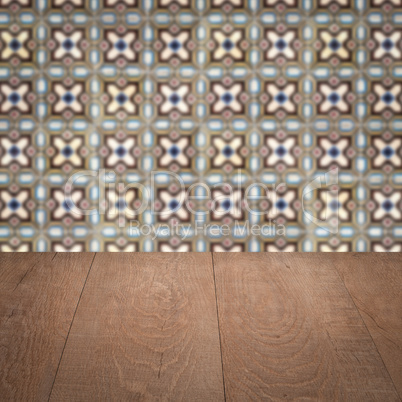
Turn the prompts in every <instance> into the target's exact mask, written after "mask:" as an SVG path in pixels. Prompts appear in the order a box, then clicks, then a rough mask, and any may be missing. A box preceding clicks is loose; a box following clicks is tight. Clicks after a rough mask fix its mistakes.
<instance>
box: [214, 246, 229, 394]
mask: <svg viewBox="0 0 402 402" xmlns="http://www.w3.org/2000/svg"><path fill="white" fill-rule="evenodd" d="M211 258H212V272H213V276H214V287H215V304H216V318H217V320H218V335H219V350H220V352H221V366H222V382H223V397H224V399H225V401H226V388H225V373H224V369H223V355H222V340H221V327H220V324H219V308H218V294H217V292H216V279H215V261H214V253H212V252H211Z"/></svg>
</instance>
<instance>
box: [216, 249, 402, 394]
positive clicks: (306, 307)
mask: <svg viewBox="0 0 402 402" xmlns="http://www.w3.org/2000/svg"><path fill="white" fill-rule="evenodd" d="M213 258H214V266H215V276H216V289H217V299H218V310H219V323H220V330H221V342H222V354H223V369H224V378H225V388H226V396H227V398H228V399H229V400H245V399H254V400H260V399H295V398H296V399H305V398H313V399H318V400H379V401H380V400H381V401H384V400H387V401H392V400H399V398H398V395H397V393H396V390H395V387H394V386H393V384H392V381H391V378H390V376H389V374H388V372H387V370H386V368H385V366H384V364H383V362H382V360H381V357H380V355H379V354H378V352H377V349H376V347H375V345H374V343H373V341H372V339H371V337H370V334H369V333H368V331H367V328H366V327H365V325H364V323H363V321H362V319H361V317H360V315H359V312H358V311H357V309H356V307H355V306H354V304H353V301H352V299H351V298H350V296H349V294H348V292H347V290H346V288H345V286H344V284H343V283H342V281H341V279H340V277H339V275H338V273H337V272H336V270H335V268H334V267H333V266H331V263H330V262H328V261H329V260H328V258H327V257H326V256H325V255H323V254H310V253H306V254H300V253H296V254H292V255H289V254H288V253H272V254H268V253H239V254H220V253H214V255H213Z"/></svg>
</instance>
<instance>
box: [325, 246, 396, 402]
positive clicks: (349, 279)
mask: <svg viewBox="0 0 402 402" xmlns="http://www.w3.org/2000/svg"><path fill="white" fill-rule="evenodd" d="M332 260H333V263H334V265H335V267H336V268H337V270H338V272H339V274H340V276H341V278H342V280H343V281H344V283H345V285H346V287H347V289H348V291H349V293H350V295H351V296H352V298H353V301H354V302H355V304H356V306H357V308H358V309H359V311H360V313H361V315H362V317H363V320H364V322H365V324H366V326H367V328H368V330H369V331H370V333H371V336H372V337H373V340H374V343H375V344H376V346H377V349H378V351H379V352H380V354H381V356H382V359H383V360H384V363H385V366H386V367H387V369H388V371H389V373H390V375H391V378H392V380H393V382H394V384H395V387H396V389H397V390H398V392H399V396H400V397H401V398H402V254H401V253H364V254H363V253H348V254H344V255H343V256H339V255H334V256H332Z"/></svg>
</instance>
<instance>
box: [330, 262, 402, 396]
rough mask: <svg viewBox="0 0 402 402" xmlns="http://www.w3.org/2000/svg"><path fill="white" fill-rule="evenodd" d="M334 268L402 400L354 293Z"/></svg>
mask: <svg viewBox="0 0 402 402" xmlns="http://www.w3.org/2000/svg"><path fill="white" fill-rule="evenodd" d="M334 269H335V271H336V273H337V275H338V277H339V279H340V281H341V282H342V284H343V286H344V288H345V289H346V292H347V293H348V295H349V297H350V299H351V300H352V303H353V305H354V306H355V309H356V310H357V312H358V314H359V317H360V319H361V320H362V321H363V325H364V327H365V328H366V330H367V332H368V334H369V335H370V338H371V341H372V342H373V344H374V347H375V350H376V351H377V353H378V355H379V356H380V359H381V361H382V364H383V366H384V368H385V371H386V372H387V374H388V377H389V378H390V380H391V383H392V385H393V386H394V390H395V392H396V395H397V396H398V397H399V399H401V400H402V395H399V392H398V390H397V389H396V386H395V383H394V380H393V379H392V377H391V374H390V373H389V371H388V367H387V365H386V364H385V362H384V359H383V358H382V355H381V353H380V351H379V350H378V348H377V344H376V343H375V341H374V339H373V337H372V335H371V332H370V330H369V329H368V327H367V325H366V322H365V321H364V319H363V316H362V315H361V313H360V310H359V307H357V305H356V303H355V301H354V299H353V297H352V295H351V294H350V292H349V289H348V287H347V286H346V283H345V282H344V280H343V279H342V277H341V275H340V273H339V271H338V268H336V267H335V268H334Z"/></svg>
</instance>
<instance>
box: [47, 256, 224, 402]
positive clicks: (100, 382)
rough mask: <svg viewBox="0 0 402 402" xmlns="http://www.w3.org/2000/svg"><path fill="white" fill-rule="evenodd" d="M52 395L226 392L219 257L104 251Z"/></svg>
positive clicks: (192, 396)
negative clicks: (216, 287) (218, 292)
mask: <svg viewBox="0 0 402 402" xmlns="http://www.w3.org/2000/svg"><path fill="white" fill-rule="evenodd" d="M51 399H52V400H57V401H60V400H68V401H78V400H82V401H87V400H117V401H121V400H139V399H141V400H142V399H158V400H183V399H184V400H203V401H205V400H214V401H215V400H222V399H223V381H222V365H221V359H220V346H219V330H218V324H217V312H216V299H215V293H214V280H213V269H212V258H211V255H210V254H205V253H198V254H197V253H185V254H184V253H165V254H164V253H121V254H114V253H112V254H111V253H99V254H97V257H96V259H95V262H94V264H93V267H92V269H91V273H90V275H89V278H88V281H87V284H86V286H85V291H84V293H83V296H82V298H81V301H80V305H79V307H78V310H77V313H76V316H75V319H74V323H73V325H72V328H71V331H70V335H69V338H68V341H67V345H66V348H65V352H64V354H63V358H62V361H61V365H60V369H59V372H58V375H57V377H56V381H55V385H54V388H53V392H52V395H51Z"/></svg>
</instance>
